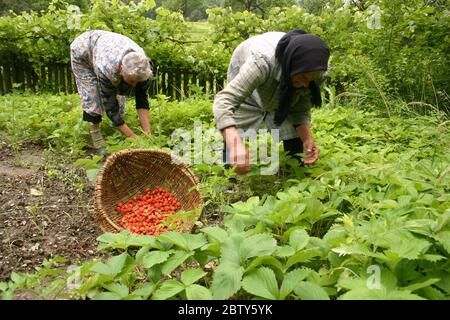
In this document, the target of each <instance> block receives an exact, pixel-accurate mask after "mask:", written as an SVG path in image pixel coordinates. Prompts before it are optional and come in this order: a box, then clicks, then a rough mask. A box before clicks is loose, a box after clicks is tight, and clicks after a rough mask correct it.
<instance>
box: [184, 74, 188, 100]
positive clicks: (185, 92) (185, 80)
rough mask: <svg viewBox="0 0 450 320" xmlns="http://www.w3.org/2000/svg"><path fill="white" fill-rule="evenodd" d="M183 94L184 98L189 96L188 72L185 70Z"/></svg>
mask: <svg viewBox="0 0 450 320" xmlns="http://www.w3.org/2000/svg"><path fill="white" fill-rule="evenodd" d="M183 94H184V96H185V97H186V98H187V97H189V73H187V71H186V70H184V72H183Z"/></svg>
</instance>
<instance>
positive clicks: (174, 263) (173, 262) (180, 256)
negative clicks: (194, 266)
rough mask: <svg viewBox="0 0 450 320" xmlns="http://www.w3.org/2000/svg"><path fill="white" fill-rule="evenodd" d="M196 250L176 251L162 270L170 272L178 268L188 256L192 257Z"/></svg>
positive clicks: (164, 272)
mask: <svg viewBox="0 0 450 320" xmlns="http://www.w3.org/2000/svg"><path fill="white" fill-rule="evenodd" d="M193 254H194V252H185V251H175V253H174V254H173V255H172V256H171V257H170V258H169V259H168V260H167V261H166V262H165V263H164V264H163V265H162V267H161V272H162V273H163V274H166V275H168V274H170V273H172V271H173V270H175V269H176V268H178V267H179V266H180V265H181V264H182V263H183V262H184V261H185V260H186V259H187V258H189V257H191V256H192V255H193Z"/></svg>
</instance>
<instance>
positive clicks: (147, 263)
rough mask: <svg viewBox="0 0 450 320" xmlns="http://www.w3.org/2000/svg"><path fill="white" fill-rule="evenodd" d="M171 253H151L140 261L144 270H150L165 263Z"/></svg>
mask: <svg viewBox="0 0 450 320" xmlns="http://www.w3.org/2000/svg"><path fill="white" fill-rule="evenodd" d="M172 252H173V250H169V251H151V252H149V253H147V254H146V255H145V256H144V258H143V259H142V264H143V265H144V267H145V268H148V269H150V268H151V267H153V266H154V265H156V264H160V263H163V262H165V261H167V259H168V258H169V256H170V255H171V254H172Z"/></svg>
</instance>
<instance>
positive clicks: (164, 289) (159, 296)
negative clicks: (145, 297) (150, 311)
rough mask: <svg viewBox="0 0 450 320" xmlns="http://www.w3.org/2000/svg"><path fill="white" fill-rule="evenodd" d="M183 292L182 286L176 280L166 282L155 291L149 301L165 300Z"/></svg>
mask: <svg viewBox="0 0 450 320" xmlns="http://www.w3.org/2000/svg"><path fill="white" fill-rule="evenodd" d="M183 290H184V285H183V284H182V283H180V282H178V281H176V280H172V279H170V280H166V281H164V282H163V283H162V284H161V287H159V289H158V290H156V291H155V292H154V293H153V295H152V297H151V299H152V300H166V299H168V298H171V297H173V296H174V295H176V294H178V293H180V292H181V291H183Z"/></svg>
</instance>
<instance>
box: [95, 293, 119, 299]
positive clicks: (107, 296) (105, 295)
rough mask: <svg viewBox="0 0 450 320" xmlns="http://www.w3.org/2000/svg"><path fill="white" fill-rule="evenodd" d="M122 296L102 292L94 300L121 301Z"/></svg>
mask: <svg viewBox="0 0 450 320" xmlns="http://www.w3.org/2000/svg"><path fill="white" fill-rule="evenodd" d="M121 299H122V296H120V295H118V294H117V293H114V292H100V293H98V294H96V295H95V296H94V297H93V298H92V300H121Z"/></svg>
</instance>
